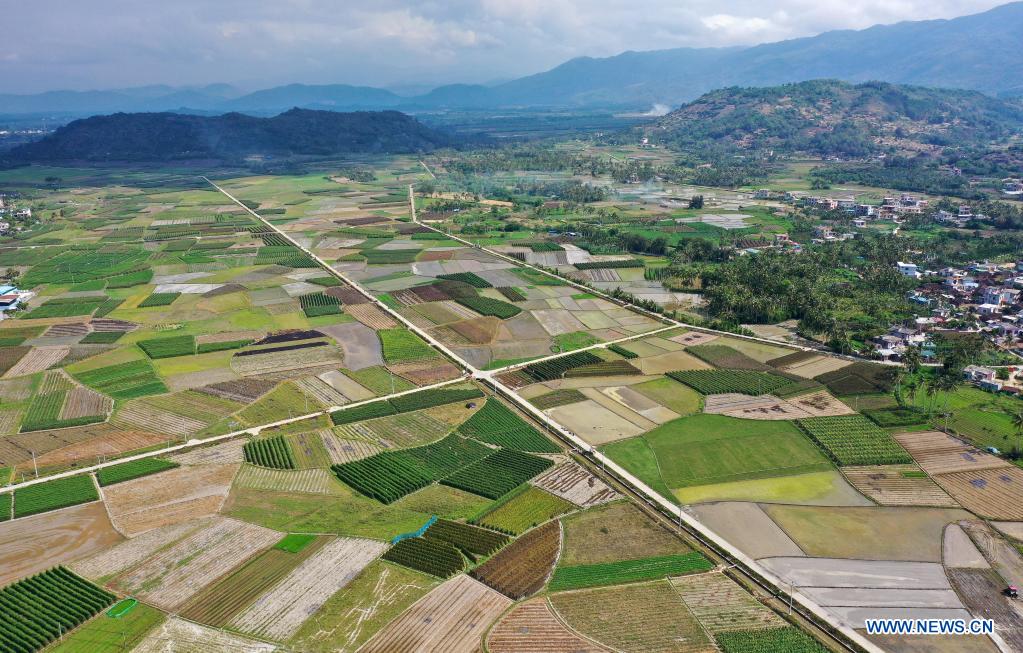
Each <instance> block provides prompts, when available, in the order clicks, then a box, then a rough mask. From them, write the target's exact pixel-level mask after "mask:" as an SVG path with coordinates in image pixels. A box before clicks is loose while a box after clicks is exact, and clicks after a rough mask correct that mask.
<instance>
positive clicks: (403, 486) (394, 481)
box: [332, 434, 492, 503]
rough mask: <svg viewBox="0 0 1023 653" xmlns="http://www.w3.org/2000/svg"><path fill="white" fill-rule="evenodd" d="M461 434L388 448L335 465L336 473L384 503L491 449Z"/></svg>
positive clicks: (478, 458) (364, 492)
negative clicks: (410, 445) (416, 445)
mask: <svg viewBox="0 0 1023 653" xmlns="http://www.w3.org/2000/svg"><path fill="white" fill-rule="evenodd" d="M491 451H492V450H491V449H489V448H488V447H486V446H484V445H482V444H480V443H478V442H476V441H475V440H468V439H465V438H462V437H460V436H458V435H455V434H451V435H449V436H447V437H446V438H444V439H442V440H438V441H437V442H434V443H432V444H428V445H425V446H422V447H414V448H411V449H402V450H400V451H384V452H381V453H378V454H375V455H373V456H370V457H368V458H363V459H362V460H356V461H354V462H350V463H344V464H341V465H335V466H334V467H332V469H333V470H334V473H335V474H337V476H338V478H340V479H341V480H342V481H344V482H345V483H347V484H348V485H351V486H352V487H353V488H355V489H356V490H358V491H359V492H361V493H362V494H365V495H366V496H369V497H373V498H374V499H377V500H378V501H380V502H382V503H391V502H392V501H396V500H398V499H400V498H401V497H403V496H405V495H406V494H410V493H412V492H415V491H416V490H418V489H420V488H423V487H426V486H427V485H429V484H430V483H432V482H434V481H436V480H438V479H441V478H443V477H445V476H447V475H449V474H451V473H452V472H455V471H457V470H458V469H461V468H462V467H465V466H466V465H469V464H472V463H474V462H476V461H478V460H480V459H482V458H483V457H485V456H487V455H488V454H490V453H491Z"/></svg>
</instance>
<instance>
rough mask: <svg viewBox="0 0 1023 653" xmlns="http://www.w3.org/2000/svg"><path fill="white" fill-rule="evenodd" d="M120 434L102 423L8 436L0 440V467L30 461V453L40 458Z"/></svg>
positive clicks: (115, 428) (114, 428) (115, 429)
mask: <svg viewBox="0 0 1023 653" xmlns="http://www.w3.org/2000/svg"><path fill="white" fill-rule="evenodd" d="M121 432H122V431H121V429H118V428H117V427H115V426H113V425H111V424H108V423H102V424H92V425H90V426H79V427H76V428H68V429H54V430H52V431H32V432H31V433H18V434H17V435H9V436H7V437H4V438H0V466H6V467H10V466H13V465H17V464H18V463H21V462H24V461H31V460H32V454H31V452H32V451H34V452H35V455H36V456H37V457H41V456H42V455H43V454H46V453H49V452H51V451H55V450H57V449H63V448H64V447H69V446H71V445H73V444H81V443H86V442H89V441H90V440H93V439H96V438H105V437H108V436H110V435H112V434H116V433H121ZM29 464H31V463H29Z"/></svg>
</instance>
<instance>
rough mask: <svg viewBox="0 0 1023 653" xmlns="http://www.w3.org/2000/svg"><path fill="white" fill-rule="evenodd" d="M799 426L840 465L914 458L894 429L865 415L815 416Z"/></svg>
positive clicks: (891, 461)
mask: <svg viewBox="0 0 1023 653" xmlns="http://www.w3.org/2000/svg"><path fill="white" fill-rule="evenodd" d="M797 423H798V424H799V426H800V427H801V428H802V429H803V430H804V431H806V433H807V434H808V435H809V436H810V438H812V439H813V441H814V442H816V443H817V444H818V445H819V446H820V447H821V449H823V450H824V452H825V453H826V454H827V455H828V456H829V457H830V458H831V459H832V460H834V461H835V462H836V463H838V464H839V465H899V464H906V463H912V462H913V458H912V457H911V456H910V455H909V453H908V452H907V451H906V450H905V449H903V448H902V445H900V444H899V443H898V442H897V441H896V440H895V438H893V437H892V435H891V433H889V432H888V431H885V430H884V429H882V428H881V427H879V426H878V425H877V424H875V423H874V422H872V421H870V420H868V419H867V418H866V417H864V416H863V415H858V414H857V415H838V416H835V417H811V418H808V419H801V420H798V421H797Z"/></svg>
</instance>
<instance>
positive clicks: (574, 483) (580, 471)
mask: <svg viewBox="0 0 1023 653" xmlns="http://www.w3.org/2000/svg"><path fill="white" fill-rule="evenodd" d="M531 483H532V484H533V485H535V486H536V487H538V488H541V489H543V490H546V491H548V492H550V493H551V494H553V495H555V496H558V497H561V498H562V499H565V500H567V501H571V502H572V503H574V504H575V505H577V506H582V507H583V508H590V507H592V506H597V505H600V504H603V503H607V502H609V501H613V500H615V499H617V498H618V496H619V495H618V493H617V492H615V491H614V489H612V488H611V487H609V486H608V485H607V484H606V483H604V481H602V480H600V479H599V478H597V477H596V476H594V475H593V474H590V473H589V472H588V471H586V470H585V469H584V468H583V467H582V466H580V465H579V464H577V463H574V462H571V461H568V462H564V463H561V464H560V465H557V466H555V467H552V468H550V469H549V470H547V471H546V472H544V473H543V474H541V475H540V476H537V477H536V478H534V479H533V480H532V481H531Z"/></svg>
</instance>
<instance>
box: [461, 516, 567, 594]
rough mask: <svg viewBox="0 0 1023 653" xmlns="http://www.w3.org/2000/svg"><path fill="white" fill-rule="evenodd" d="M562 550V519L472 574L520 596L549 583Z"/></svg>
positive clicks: (533, 532) (521, 540)
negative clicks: (552, 570)
mask: <svg viewBox="0 0 1023 653" xmlns="http://www.w3.org/2000/svg"><path fill="white" fill-rule="evenodd" d="M560 549H561V522H560V521H552V522H548V523H546V524H544V525H543V526H541V527H539V528H535V529H533V530H531V531H529V532H528V533H526V534H525V535H523V536H522V537H520V538H519V539H517V540H515V541H514V542H512V544H511V545H509V546H507V547H505V549H504V550H502V551H501V552H500V553H498V554H497V555H495V556H494V557H493V558H491V559H490V560H488V561H487V562H486V563H484V564H483V565H481V566H479V567H477V568H476V569H474V570H473V571H472V576H473V578H475V579H476V580H478V581H480V582H481V583H483V584H485V585H487V586H489V587H492V588H494V589H495V590H497V591H498V592H501V593H502V594H504V595H505V596H509V597H511V598H513V599H520V598H522V597H525V596H529V595H530V594H534V593H536V592H538V591H539V590H540V589H541V588H542V587H543V586H544V584H546V582H547V577H548V576H549V575H550V573H551V569H552V568H553V567H554V563H556V562H557V561H558V552H559V551H560Z"/></svg>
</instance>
